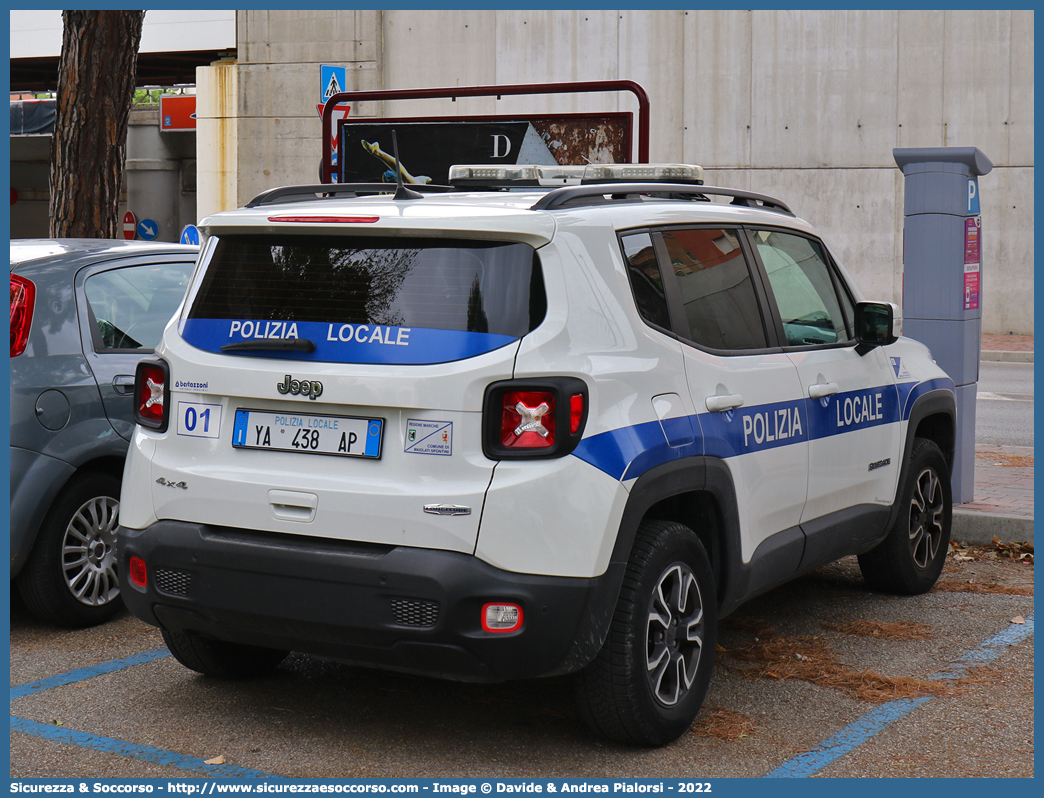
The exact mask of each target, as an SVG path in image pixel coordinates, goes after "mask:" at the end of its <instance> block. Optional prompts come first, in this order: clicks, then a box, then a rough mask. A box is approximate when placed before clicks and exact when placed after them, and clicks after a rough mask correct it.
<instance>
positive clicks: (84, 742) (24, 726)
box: [11, 715, 279, 779]
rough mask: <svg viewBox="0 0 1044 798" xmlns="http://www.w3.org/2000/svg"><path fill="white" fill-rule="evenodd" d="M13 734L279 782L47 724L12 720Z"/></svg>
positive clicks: (231, 767)
mask: <svg viewBox="0 0 1044 798" xmlns="http://www.w3.org/2000/svg"><path fill="white" fill-rule="evenodd" d="M11 731H17V732H22V734H31V735H33V736H34V737H43V738H44V739H45V740H49V741H51V742H53V743H67V744H69V745H77V746H79V747H80V748H91V749H93V750H95V751H103V752H104V753H107V754H115V755H116V756H122V757H126V758H127V759H138V760H141V761H142V762H153V763H155V764H157V765H169V766H171V767H176V768H179V769H181V770H191V771H194V772H202V773H206V774H208V775H211V776H226V777H233V778H240V779H278V778H279V776H275V775H273V774H272V773H265V772H263V771H260V770H251V769H249V768H238V767H236V766H235V765H208V764H207V763H206V762H204V761H203V760H202V759H200V758H199V757H194V756H185V755H184V754H179V753H176V752H174V751H164V750H163V749H162V748H151V747H149V746H147V745H136V744H135V743H128V742H124V741H123V740H114V739H112V738H111V737H99V736H98V735H96V734H86V733H84V732H80V731H75V730H73V729H66V728H64V727H63V726H50V725H48V724H46V723H37V722H36V721H35V720H26V719H25V718H16V717H15V716H14V715H12V716H11Z"/></svg>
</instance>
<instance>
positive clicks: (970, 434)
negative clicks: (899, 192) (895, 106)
mask: <svg viewBox="0 0 1044 798" xmlns="http://www.w3.org/2000/svg"><path fill="white" fill-rule="evenodd" d="M892 155H893V156H894V157H895V162H896V164H898V166H899V168H900V169H902V172H903V175H904V178H905V191H904V203H905V204H904V209H903V214H904V219H903V330H904V334H905V335H908V336H909V337H910V338H914V339H916V340H918V341H921V342H922V343H924V344H925V345H927V346H928V348H929V349H931V350H932V356H933V357H934V358H935V361H936V363H938V364H939V365H940V366H941V367H942V368H943V369H944V370H945V371H946V373H947V374H949V375H950V377H952V378H953V381H954V384H955V390H956V394H957V430H956V440H955V442H954V443H955V446H954V466H953V479H952V488H953V500H954V501H955V502H969V501H972V499H973V498H974V489H975V392H976V389H977V385H978V381H979V355H980V350H981V345H982V344H981V339H982V298H983V289H984V284H983V270H982V219H981V217H980V214H979V181H978V178H979V176H980V175H985V174H989V172H990V170H991V169H993V164H992V163H991V162H990V159H989V158H987V157H986V156H985V155H984V154H983V153H982V152H981V151H980V150H979V149H978V148H976V147H909V148H896V149H894V150H892Z"/></svg>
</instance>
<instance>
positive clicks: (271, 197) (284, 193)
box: [244, 183, 454, 208]
mask: <svg viewBox="0 0 1044 798" xmlns="http://www.w3.org/2000/svg"><path fill="white" fill-rule="evenodd" d="M395 188H396V184H395V183H314V184H311V185H306V186H280V187H279V188H270V189H269V190H268V191H262V192H261V193H260V194H258V195H257V196H256V197H254V198H253V199H252V200H250V202H248V203H247V204H246V205H245V206H244V207H247V208H256V207H258V206H259V205H273V204H275V203H276V202H303V201H305V200H314V199H321V198H322V197H323V195H325V196H326V197H331V196H336V195H341V196H350V197H359V196H362V195H369V194H394V193H395ZM410 188H412V189H415V190H416V191H420V192H422V193H430V194H440V193H443V192H446V191H453V190H454V189H453V186H437V185H432V184H427V183H417V184H411V185H410Z"/></svg>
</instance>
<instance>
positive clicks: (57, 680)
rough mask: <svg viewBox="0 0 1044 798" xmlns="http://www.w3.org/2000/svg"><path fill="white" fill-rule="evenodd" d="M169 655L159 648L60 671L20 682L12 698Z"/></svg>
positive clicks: (12, 689)
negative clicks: (45, 677) (37, 679)
mask: <svg viewBox="0 0 1044 798" xmlns="http://www.w3.org/2000/svg"><path fill="white" fill-rule="evenodd" d="M169 656H170V652H169V651H167V649H165V648H159V649H156V650H155V651H145V652H143V653H141V654H135V655H133V656H130V657H124V658H123V659H114V660H112V661H111V662H103V663H101V664H100V665H94V666H92V667H90V668H80V669H79V670H75V671H69V672H68V673H59V674H58V675H57V676H51V677H49V678H47V679H40V680H39V681H37V682H28V683H26V684H20V685H18V686H17V687H12V688H11V700H12V701H14V700H15V699H16V698H22V697H23V696H27V695H35V694H36V693H40V692H42V691H44V690H50V689H51V688H52V687H62V686H64V685H67V684H74V683H75V682H82V681H83V680H84V679H92V678H94V677H95V676H101V675H102V674H105V673H113V672H114V671H121V670H123V669H124V668H129V667H131V666H132V665H140V664H142V663H143V662H153V661H154V660H157V659H163V658H164V657H169Z"/></svg>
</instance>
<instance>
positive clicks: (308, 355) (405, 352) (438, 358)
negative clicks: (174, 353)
mask: <svg viewBox="0 0 1044 798" xmlns="http://www.w3.org/2000/svg"><path fill="white" fill-rule="evenodd" d="M181 337H182V338H184V339H185V341H187V342H188V343H189V344H191V345H192V346H194V347H196V348H197V349H202V350H204V351H206V352H221V347H222V346H225V345H227V344H237V343H243V342H247V341H250V342H257V343H260V342H263V341H265V340H272V341H273V342H278V341H280V340H285V339H288V338H305V339H307V340H309V341H311V342H312V343H313V344H315V351H313V352H303V351H300V350H292V351H277V350H269V349H258V350H254V351H250V350H237V351H236V353H235V354H236V355H237V356H244V355H245V356H248V357H250V356H253V357H264V358H275V359H277V360H295V361H303V362H317V363H376V364H381V365H401V366H411V365H427V364H431V363H449V362H452V361H455V360H466V359H468V358H472V357H477V356H479V355H484V354H485V353H486V352H492V351H493V350H494V349H500V348H501V347H503V346H507V345H508V344H512V343H515V342H516V341H518V338H516V337H513V336H510V335H501V334H499V333H483V332H463V331H460V330H438V329H433V328H427V327H396V326H394V325H384V324H342V323H340V322H318V321H296V322H285V321H256V320H242V319H186V320H185V321H184V322H182V325H181Z"/></svg>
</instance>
